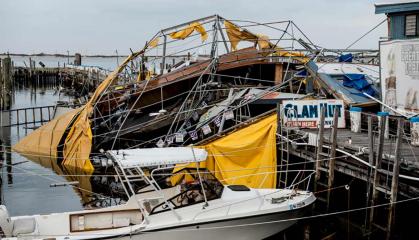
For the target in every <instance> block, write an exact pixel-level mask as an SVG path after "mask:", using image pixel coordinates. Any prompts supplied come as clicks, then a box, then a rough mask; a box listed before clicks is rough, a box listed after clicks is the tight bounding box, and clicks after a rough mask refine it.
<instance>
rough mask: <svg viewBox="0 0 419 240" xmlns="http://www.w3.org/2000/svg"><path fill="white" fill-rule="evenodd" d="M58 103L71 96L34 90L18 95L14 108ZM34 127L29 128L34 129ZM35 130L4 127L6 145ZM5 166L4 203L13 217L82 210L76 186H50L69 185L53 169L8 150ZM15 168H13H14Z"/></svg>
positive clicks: (3, 170)
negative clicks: (6, 139) (60, 183)
mask: <svg viewBox="0 0 419 240" xmlns="http://www.w3.org/2000/svg"><path fill="white" fill-rule="evenodd" d="M57 100H68V97H59V96H58V95H54V91H53V90H47V91H46V92H45V94H39V93H31V92H30V91H17V92H15V102H14V104H13V106H12V108H23V107H32V106H45V105H52V104H54V103H55V101H57ZM31 126H32V125H28V127H31ZM31 131H33V130H32V129H30V128H26V127H25V126H24V125H21V126H19V127H11V128H4V129H3V134H5V135H6V136H7V135H8V136H9V138H8V141H6V142H5V145H6V146H10V145H13V144H15V143H17V142H18V141H19V139H21V138H23V137H24V136H25V135H27V134H28V133H30V132H31ZM5 155H6V156H5V163H6V164H5V165H4V166H3V168H2V173H1V174H2V180H3V182H2V204H5V205H6V206H7V208H8V210H9V212H10V214H11V215H26V214H35V213H51V212H60V211H70V210H79V209H82V203H81V201H80V197H79V195H78V193H77V192H76V191H75V189H73V188H72V187H68V186H67V187H50V184H51V183H54V182H65V181H66V179H65V178H64V177H62V176H59V175H58V174H57V173H56V172H55V171H53V170H52V169H51V168H48V167H45V166H42V165H41V164H39V163H35V162H33V161H31V160H29V159H27V158H26V157H23V156H21V155H19V154H18V153H15V152H10V148H6V154H5ZM11 165H13V166H11Z"/></svg>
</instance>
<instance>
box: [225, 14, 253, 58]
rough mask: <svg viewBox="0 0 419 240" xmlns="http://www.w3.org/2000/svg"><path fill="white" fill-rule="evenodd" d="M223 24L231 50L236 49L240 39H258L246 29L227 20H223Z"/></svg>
mask: <svg viewBox="0 0 419 240" xmlns="http://www.w3.org/2000/svg"><path fill="white" fill-rule="evenodd" d="M224 26H225V27H226V32H227V36H228V39H229V40H230V44H231V50H232V51H236V50H237V44H239V42H240V41H242V40H245V41H252V42H256V41H257V39H258V37H257V36H256V35H254V34H252V33H250V32H249V31H247V30H244V29H240V27H238V26H236V25H234V24H233V23H231V22H229V21H227V20H225V21H224Z"/></svg>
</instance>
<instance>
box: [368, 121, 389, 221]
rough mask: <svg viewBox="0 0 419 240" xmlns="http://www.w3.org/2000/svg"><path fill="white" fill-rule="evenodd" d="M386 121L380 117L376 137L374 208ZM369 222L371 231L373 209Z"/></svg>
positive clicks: (373, 188)
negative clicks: (378, 130)
mask: <svg viewBox="0 0 419 240" xmlns="http://www.w3.org/2000/svg"><path fill="white" fill-rule="evenodd" d="M386 121H387V116H386V115H381V116H380V132H379V137H378V149H377V159H376V161H375V171H374V180H373V186H372V199H371V206H374V205H375V203H376V202H377V199H378V191H377V187H378V185H379V182H380V181H379V176H378V173H379V169H380V168H381V160H382V159H383V146H384V133H385V128H386ZM369 221H370V224H369V227H370V229H371V226H372V223H373V222H374V208H371V211H370V219H369Z"/></svg>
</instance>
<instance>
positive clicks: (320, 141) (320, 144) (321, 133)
mask: <svg viewBox="0 0 419 240" xmlns="http://www.w3.org/2000/svg"><path fill="white" fill-rule="evenodd" d="M325 112H326V109H325V108H324V107H322V108H321V115H320V126H319V133H318V135H317V152H316V176H315V181H314V189H315V191H317V182H318V181H319V180H320V168H321V159H322V153H323V142H324V117H325Z"/></svg>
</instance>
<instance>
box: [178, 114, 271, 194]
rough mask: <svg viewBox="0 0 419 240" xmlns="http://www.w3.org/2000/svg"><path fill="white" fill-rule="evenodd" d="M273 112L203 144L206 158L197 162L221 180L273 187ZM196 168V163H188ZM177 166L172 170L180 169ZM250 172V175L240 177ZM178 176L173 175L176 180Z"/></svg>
mask: <svg viewBox="0 0 419 240" xmlns="http://www.w3.org/2000/svg"><path fill="white" fill-rule="evenodd" d="M276 128H277V120H276V114H273V115H271V116H269V117H266V118H264V119H262V120H260V121H258V122H256V123H253V124H251V125H249V126H247V127H245V128H243V129H240V130H238V131H236V132H233V133H231V134H229V135H227V136H225V137H223V138H220V139H217V140H215V141H213V142H211V143H208V144H206V145H204V146H200V147H202V148H205V149H206V150H207V151H208V158H207V160H206V161H205V162H202V163H201V164H200V167H203V168H207V169H208V170H209V171H211V172H213V173H214V175H215V176H216V177H217V179H218V180H220V181H222V182H223V183H224V184H242V185H246V186H248V187H252V188H275V187H276V165H277V164H276ZM188 167H191V168H196V164H191V165H190V166H188ZM180 169H181V168H176V169H175V170H174V171H175V172H176V171H179V170H180ZM249 174H253V176H246V177H241V176H244V175H249ZM178 180H179V178H174V179H172V183H175V182H177V181H178Z"/></svg>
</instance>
